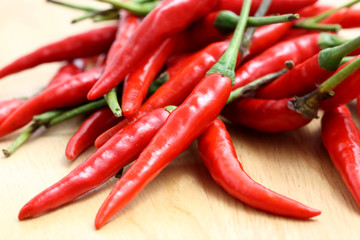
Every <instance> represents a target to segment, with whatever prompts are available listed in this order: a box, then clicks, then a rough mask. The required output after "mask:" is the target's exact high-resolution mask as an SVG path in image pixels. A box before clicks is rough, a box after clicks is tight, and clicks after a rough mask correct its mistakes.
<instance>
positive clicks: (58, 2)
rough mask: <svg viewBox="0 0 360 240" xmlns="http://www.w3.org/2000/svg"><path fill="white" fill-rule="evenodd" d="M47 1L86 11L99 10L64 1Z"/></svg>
mask: <svg viewBox="0 0 360 240" xmlns="http://www.w3.org/2000/svg"><path fill="white" fill-rule="evenodd" d="M47 2H50V3H55V4H58V5H60V6H63V7H68V8H72V9H77V10H83V11H86V12H98V11H101V10H100V9H97V8H93V7H87V6H81V5H76V4H72V3H65V2H61V1H55V0H47Z"/></svg>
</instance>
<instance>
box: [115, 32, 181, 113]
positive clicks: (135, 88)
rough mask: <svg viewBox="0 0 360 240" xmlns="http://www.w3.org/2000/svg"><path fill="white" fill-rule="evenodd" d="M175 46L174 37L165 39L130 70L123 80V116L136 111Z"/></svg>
mask: <svg viewBox="0 0 360 240" xmlns="http://www.w3.org/2000/svg"><path fill="white" fill-rule="evenodd" d="M174 46H175V40H174V38H169V39H167V40H165V41H164V42H163V43H162V44H161V45H160V46H159V47H158V48H156V49H155V50H154V51H152V52H151V53H150V54H148V56H147V57H145V58H144V60H143V61H142V62H141V63H140V65H138V66H137V67H136V69H135V70H134V71H133V72H131V73H130V74H129V75H128V77H127V78H126V79H125V81H124V87H123V95H122V103H121V109H122V112H123V115H124V116H125V117H130V116H132V115H134V114H135V113H136V111H137V110H138V109H139V108H140V106H141V104H142V102H143V101H144V99H145V97H146V95H147V92H148V89H149V86H150V84H151V82H152V81H153V80H154V79H155V77H156V75H157V74H158V73H159V72H160V70H161V69H162V67H163V66H164V64H165V62H166V59H167V58H168V57H169V56H170V55H171V53H172V51H173V49H174Z"/></svg>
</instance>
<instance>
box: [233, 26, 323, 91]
mask: <svg viewBox="0 0 360 240" xmlns="http://www.w3.org/2000/svg"><path fill="white" fill-rule="evenodd" d="M319 39H320V35H319V34H318V33H314V34H308V35H305V36H301V37H298V38H295V39H292V40H289V41H283V42H280V43H278V44H276V45H274V46H273V47H270V48H268V49H267V50H265V51H264V52H262V53H261V54H259V55H258V56H256V57H254V58H253V59H251V60H250V61H248V62H246V63H245V64H244V65H242V66H241V67H240V68H238V69H237V70H236V78H235V85H234V86H233V89H236V88H239V87H241V86H244V85H246V84H247V83H249V82H252V81H253V80H255V79H258V78H260V77H262V76H264V75H266V74H269V73H273V72H277V71H280V70H281V69H283V68H284V63H285V62H286V61H288V60H291V61H293V62H294V64H295V65H296V64H299V63H301V62H303V61H305V60H306V59H308V58H310V57H312V56H313V55H314V54H316V53H318V52H319V51H320V50H321V48H320V46H319V44H318V41H319Z"/></svg>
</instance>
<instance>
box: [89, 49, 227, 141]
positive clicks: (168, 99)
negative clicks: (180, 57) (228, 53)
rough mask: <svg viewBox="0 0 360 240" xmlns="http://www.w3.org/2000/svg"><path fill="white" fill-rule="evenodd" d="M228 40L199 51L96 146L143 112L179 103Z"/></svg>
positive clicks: (219, 55)
mask: <svg viewBox="0 0 360 240" xmlns="http://www.w3.org/2000/svg"><path fill="white" fill-rule="evenodd" d="M228 46H229V43H228V42H218V43H213V44H211V45H209V46H208V47H206V48H204V49H203V50H201V51H199V52H197V53H196V54H195V55H194V56H193V57H191V61H189V62H187V64H186V65H184V66H183V68H182V69H179V70H178V71H177V74H176V75H174V76H173V77H171V78H170V79H169V80H168V81H167V82H166V83H165V84H163V85H162V86H161V87H159V89H158V90H156V91H155V93H154V94H153V95H152V96H150V97H149V98H148V99H147V100H146V101H145V103H144V104H143V105H142V106H141V107H140V109H139V111H138V112H137V113H136V114H135V116H133V117H131V118H129V119H124V120H123V121H121V122H120V123H118V124H117V125H116V126H114V127H113V128H111V129H109V130H108V131H106V132H104V133H103V134H101V135H100V136H99V137H98V138H97V139H96V141H95V147H100V146H101V145H102V144H104V143H105V142H106V141H107V140H108V139H110V138H111V137H112V135H114V134H115V133H116V132H117V131H119V130H120V129H121V128H123V127H124V126H126V125H127V124H128V123H129V122H132V121H134V120H135V119H137V118H138V117H140V116H142V115H143V114H145V113H147V112H149V111H151V110H153V109H156V108H159V107H164V106H167V105H179V104H181V103H182V102H183V101H184V100H185V98H186V97H187V96H188V95H189V94H190V93H191V91H192V90H193V88H194V87H195V86H196V84H197V83H198V82H199V81H200V80H201V79H202V78H203V77H204V76H205V74H206V72H207V71H208V70H209V69H210V68H211V67H212V66H213V65H214V63H216V61H217V60H218V59H219V58H220V57H221V55H222V54H223V53H224V52H225V50H226V49H227V48H228Z"/></svg>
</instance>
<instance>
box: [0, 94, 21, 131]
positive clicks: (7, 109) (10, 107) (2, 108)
mask: <svg viewBox="0 0 360 240" xmlns="http://www.w3.org/2000/svg"><path fill="white" fill-rule="evenodd" d="M21 104H23V101H22V100H21V99H18V98H14V99H11V100H4V101H0V125H1V124H2V123H3V122H4V120H5V119H6V118H7V117H8V116H9V115H10V114H11V113H12V112H13V111H15V110H16V108H18V107H19V106H21Z"/></svg>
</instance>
